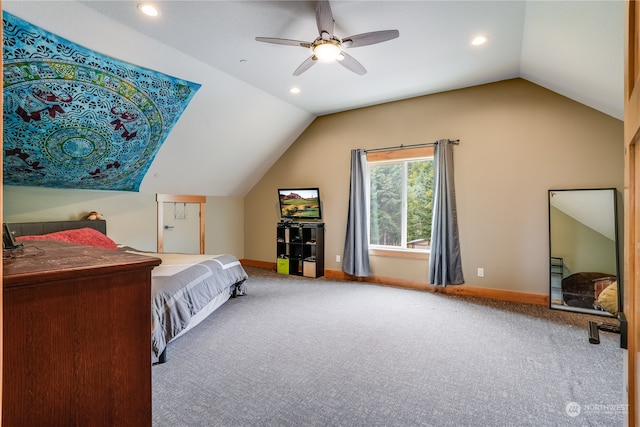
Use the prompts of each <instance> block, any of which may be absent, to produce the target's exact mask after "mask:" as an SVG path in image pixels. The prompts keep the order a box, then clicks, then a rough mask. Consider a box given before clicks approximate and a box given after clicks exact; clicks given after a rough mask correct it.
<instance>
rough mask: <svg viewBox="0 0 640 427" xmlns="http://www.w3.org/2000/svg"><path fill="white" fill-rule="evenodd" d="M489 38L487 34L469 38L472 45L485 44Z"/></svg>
mask: <svg viewBox="0 0 640 427" xmlns="http://www.w3.org/2000/svg"><path fill="white" fill-rule="evenodd" d="M488 39H489V38H488V37H487V36H476V37H474V38H473V40H471V44H472V45H474V46H480V45H481V44H485V43H486V42H487V40H488Z"/></svg>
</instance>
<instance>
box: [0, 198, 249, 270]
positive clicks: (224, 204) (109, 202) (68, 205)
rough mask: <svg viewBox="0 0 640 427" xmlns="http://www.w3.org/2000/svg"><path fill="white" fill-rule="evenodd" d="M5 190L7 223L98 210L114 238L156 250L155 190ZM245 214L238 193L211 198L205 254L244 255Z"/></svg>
mask: <svg viewBox="0 0 640 427" xmlns="http://www.w3.org/2000/svg"><path fill="white" fill-rule="evenodd" d="M3 193H4V206H3V216H4V218H3V219H4V221H5V222H28V221H58V220H76V219H82V218H83V217H84V215H85V214H86V213H88V212H90V211H98V212H100V213H102V214H103V215H104V217H105V219H106V220H107V234H108V236H109V237H110V238H111V239H112V240H114V241H116V242H117V243H121V244H126V245H129V246H132V247H134V248H137V249H140V250H147V251H155V250H156V224H157V221H156V212H157V206H156V195H155V193H133V192H119V191H97V190H65V189H51V188H38V187H15V186H4V187H3ZM243 214H244V201H243V199H242V198H240V197H216V196H208V197H207V202H206V204H205V251H206V253H208V254H218V253H231V254H234V255H236V256H238V257H239V258H242V257H243V256H244V240H243Z"/></svg>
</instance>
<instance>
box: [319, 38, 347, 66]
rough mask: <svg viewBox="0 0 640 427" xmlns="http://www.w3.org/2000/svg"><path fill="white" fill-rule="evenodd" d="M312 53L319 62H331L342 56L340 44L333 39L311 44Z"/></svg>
mask: <svg viewBox="0 0 640 427" xmlns="http://www.w3.org/2000/svg"><path fill="white" fill-rule="evenodd" d="M313 54H314V55H315V56H316V58H318V61H320V62H331V61H334V60H336V59H338V56H342V50H340V46H338V44H337V43H335V42H333V41H324V42H322V43H318V44H315V45H314V46H313Z"/></svg>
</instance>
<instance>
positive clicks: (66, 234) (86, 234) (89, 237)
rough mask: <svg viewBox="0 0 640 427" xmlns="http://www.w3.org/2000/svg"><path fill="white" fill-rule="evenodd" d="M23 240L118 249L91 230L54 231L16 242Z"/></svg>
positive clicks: (17, 238) (104, 237) (17, 239)
mask: <svg viewBox="0 0 640 427" xmlns="http://www.w3.org/2000/svg"><path fill="white" fill-rule="evenodd" d="M23 240H58V241H60V242H68V243H77V244H79V245H86V246H95V247H97V248H104V249H113V250H115V249H118V245H117V244H116V242H114V241H113V240H111V239H110V238H108V237H107V236H105V235H104V234H102V233H101V232H99V231H98V230H94V229H93V228H78V229H76V230H66V231H56V232H55V233H49V234H42V235H40V236H20V237H16V241H23Z"/></svg>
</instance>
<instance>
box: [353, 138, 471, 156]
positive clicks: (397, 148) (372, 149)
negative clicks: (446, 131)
mask: <svg viewBox="0 0 640 427" xmlns="http://www.w3.org/2000/svg"><path fill="white" fill-rule="evenodd" d="M447 141H448V142H449V143H450V144H453V145H458V144H459V143H460V140H459V139H448V140H447ZM436 144H437V142H425V143H422V144H413V145H397V146H395V147H385V148H371V149H369V150H364V152H365V153H375V152H378V151H391V150H406V149H408V148H421V147H432V146H434V145H436Z"/></svg>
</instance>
